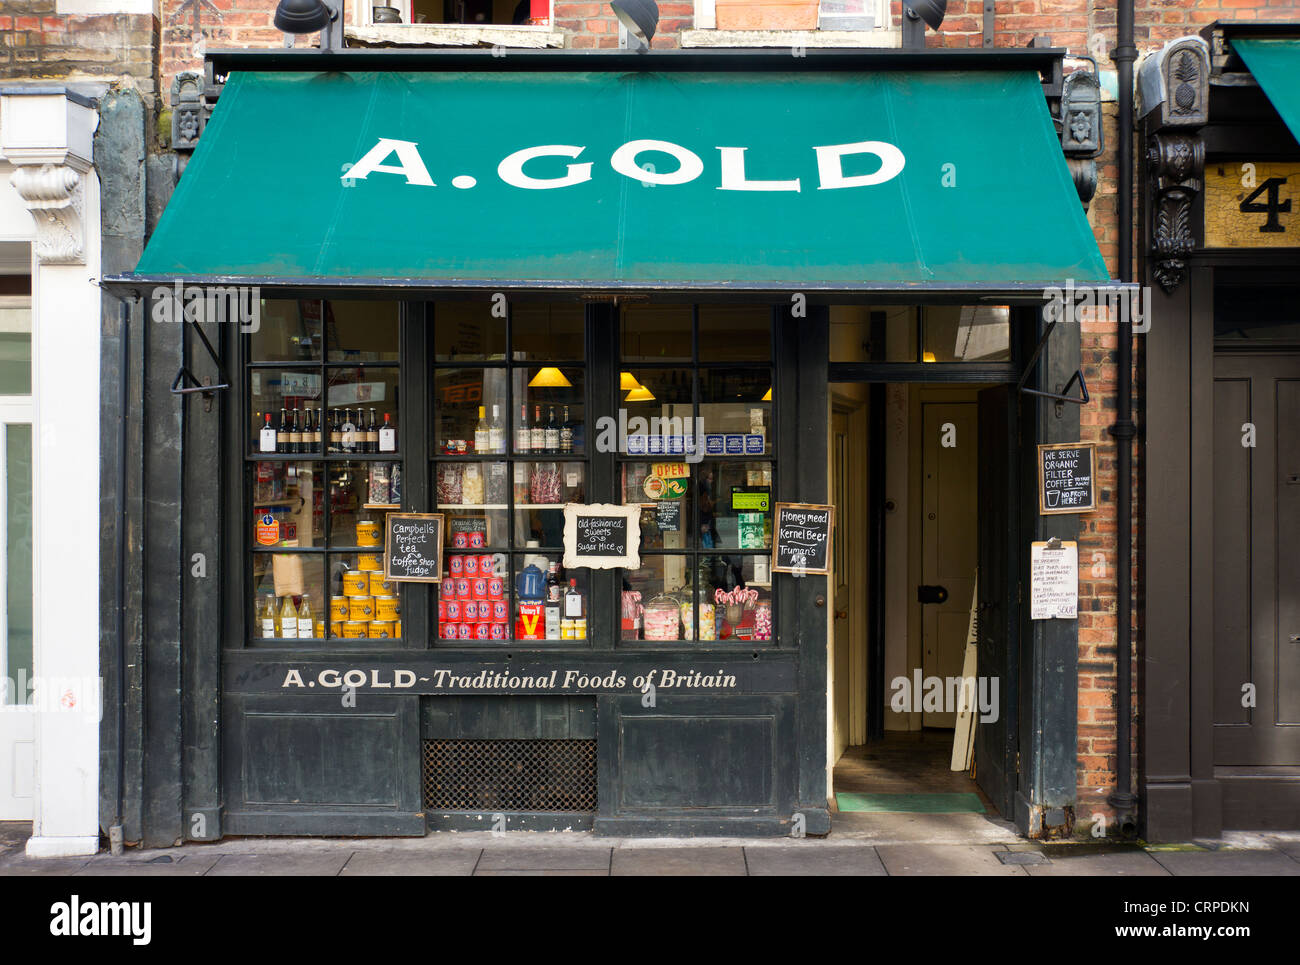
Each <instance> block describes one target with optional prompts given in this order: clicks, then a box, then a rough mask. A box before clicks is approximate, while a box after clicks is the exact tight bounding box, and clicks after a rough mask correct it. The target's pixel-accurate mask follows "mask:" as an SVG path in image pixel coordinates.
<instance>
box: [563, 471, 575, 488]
mask: <svg viewBox="0 0 1300 965" xmlns="http://www.w3.org/2000/svg"><path fill="white" fill-rule="evenodd" d="M564 478H565V481H566V482H567V483H568V486H569V488H570V489H572V488H573V487H574V486H576V485H578V474H577V473H576V472H570V473H566V474H565V476H564Z"/></svg>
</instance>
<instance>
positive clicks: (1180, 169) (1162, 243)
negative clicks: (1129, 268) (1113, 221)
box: [1147, 134, 1205, 292]
mask: <svg viewBox="0 0 1300 965" xmlns="http://www.w3.org/2000/svg"><path fill="white" fill-rule="evenodd" d="M1147 172H1148V174H1149V176H1150V178H1151V188H1152V191H1151V196H1152V203H1153V205H1154V209H1153V211H1152V213H1151V254H1152V256H1153V257H1154V259H1155V268H1154V274H1155V276H1156V281H1158V282H1159V283H1160V285H1161V287H1162V288H1164V290H1165V291H1167V292H1172V291H1173V290H1174V289H1175V288H1177V287H1178V286H1179V285H1180V284H1182V281H1183V276H1184V274H1185V273H1186V270H1187V256H1188V255H1190V254H1191V252H1192V248H1193V247H1194V245H1195V236H1194V234H1193V232H1192V202H1193V201H1194V200H1195V198H1196V195H1197V193H1198V192H1200V191H1201V190H1203V188H1204V181H1203V177H1204V174H1205V142H1204V141H1202V140H1201V138H1200V136H1199V135H1197V134H1155V135H1153V136H1152V137H1151V139H1150V141H1149V142H1148V145H1147Z"/></svg>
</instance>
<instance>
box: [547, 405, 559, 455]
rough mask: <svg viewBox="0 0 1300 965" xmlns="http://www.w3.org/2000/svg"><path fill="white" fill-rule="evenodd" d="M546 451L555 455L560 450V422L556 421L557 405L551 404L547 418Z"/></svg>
mask: <svg viewBox="0 0 1300 965" xmlns="http://www.w3.org/2000/svg"><path fill="white" fill-rule="evenodd" d="M546 451H547V452H548V453H550V454H551V455H555V454H556V453H558V452H559V451H560V424H559V423H558V422H556V421H555V406H551V410H550V412H549V413H548V414H547V419H546Z"/></svg>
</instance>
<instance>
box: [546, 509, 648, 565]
mask: <svg viewBox="0 0 1300 965" xmlns="http://www.w3.org/2000/svg"><path fill="white" fill-rule="evenodd" d="M640 549H641V507H640V505H639V504H636V505H632V506H615V505H612V504H609V503H569V504H567V505H566V506H565V507H564V568H565V569H569V568H570V567H574V566H579V567H587V568H588V569H593V570H611V569H616V568H620V567H622V568H627V569H633V570H634V569H637V568H638V567H640V565H641V557H640Z"/></svg>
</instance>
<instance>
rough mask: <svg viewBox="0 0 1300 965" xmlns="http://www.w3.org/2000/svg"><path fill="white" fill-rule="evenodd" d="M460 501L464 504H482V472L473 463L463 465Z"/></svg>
mask: <svg viewBox="0 0 1300 965" xmlns="http://www.w3.org/2000/svg"><path fill="white" fill-rule="evenodd" d="M460 486H461V489H460V501H461V504H462V505H465V506H482V505H483V473H482V472H481V471H480V470H479V467H478V465H477V464H475V463H470V464H469V465H468V466H466V467H465V474H464V476H463V477H462V478H461V484H460Z"/></svg>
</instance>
